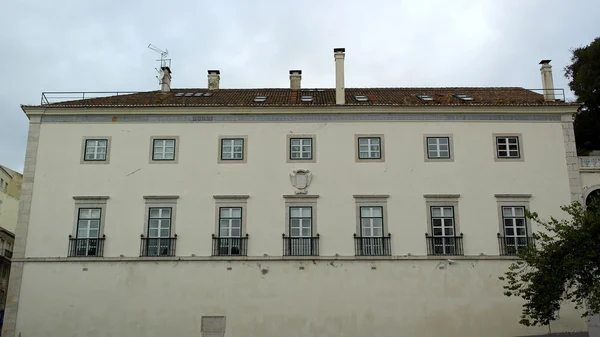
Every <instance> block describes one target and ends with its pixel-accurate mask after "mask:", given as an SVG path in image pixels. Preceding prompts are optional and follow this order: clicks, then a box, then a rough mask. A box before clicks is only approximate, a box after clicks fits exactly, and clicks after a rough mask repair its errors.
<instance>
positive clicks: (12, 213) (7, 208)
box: [0, 165, 23, 233]
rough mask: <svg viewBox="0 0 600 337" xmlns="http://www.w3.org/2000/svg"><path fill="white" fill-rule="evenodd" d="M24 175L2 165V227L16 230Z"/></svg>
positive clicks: (0, 195) (0, 176)
mask: <svg viewBox="0 0 600 337" xmlns="http://www.w3.org/2000/svg"><path fill="white" fill-rule="evenodd" d="M22 180H23V175H22V174H21V173H19V172H16V171H13V170H11V169H9V168H8V167H6V166H2V165H0V227H2V228H5V229H7V230H9V231H11V232H13V233H14V232H15V228H16V227H17V214H18V213H19V198H20V197H21V183H22Z"/></svg>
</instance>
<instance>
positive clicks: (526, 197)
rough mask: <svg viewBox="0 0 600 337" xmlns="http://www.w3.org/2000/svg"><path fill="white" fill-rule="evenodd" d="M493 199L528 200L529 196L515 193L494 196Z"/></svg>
mask: <svg viewBox="0 0 600 337" xmlns="http://www.w3.org/2000/svg"><path fill="white" fill-rule="evenodd" d="M494 197H496V198H498V199H529V198H531V194H526V193H520V194H519V193H516V194H494Z"/></svg>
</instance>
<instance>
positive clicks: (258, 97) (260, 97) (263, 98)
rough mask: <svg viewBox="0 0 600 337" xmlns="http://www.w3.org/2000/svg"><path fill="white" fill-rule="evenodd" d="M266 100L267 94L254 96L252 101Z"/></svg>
mask: <svg viewBox="0 0 600 337" xmlns="http://www.w3.org/2000/svg"><path fill="white" fill-rule="evenodd" d="M266 100H267V96H256V97H254V102H264V101H266Z"/></svg>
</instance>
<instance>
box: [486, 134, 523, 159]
mask: <svg viewBox="0 0 600 337" xmlns="http://www.w3.org/2000/svg"><path fill="white" fill-rule="evenodd" d="M493 137H494V160H495V161H523V160H524V154H523V136H522V135H521V134H520V133H495V134H493ZM513 138H514V139H516V143H512V144H511V143H509V139H513ZM499 140H503V141H506V143H502V144H500V142H499ZM513 144H514V145H516V146H517V150H516V152H517V153H516V155H511V151H515V150H510V149H509V146H510V145H513ZM500 151H504V152H506V153H507V155H506V156H500Z"/></svg>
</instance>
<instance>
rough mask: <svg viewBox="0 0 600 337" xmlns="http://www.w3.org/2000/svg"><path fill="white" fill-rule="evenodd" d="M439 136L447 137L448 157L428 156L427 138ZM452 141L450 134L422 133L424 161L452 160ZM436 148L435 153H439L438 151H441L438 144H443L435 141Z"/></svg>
mask: <svg viewBox="0 0 600 337" xmlns="http://www.w3.org/2000/svg"><path fill="white" fill-rule="evenodd" d="M440 138H446V139H448V157H439V156H433V157H432V156H430V151H429V140H430V139H440ZM453 143H454V141H453V135H452V134H426V135H423V148H424V153H425V161H426V162H452V161H454V145H453ZM435 145H436V149H435V151H434V152H435V153H436V154H438V155H439V153H440V152H441V151H442V150H440V147H441V146H440V145H443V144H439V141H436V144H435Z"/></svg>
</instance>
